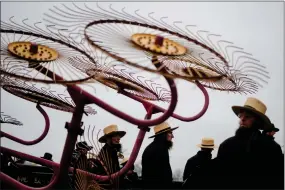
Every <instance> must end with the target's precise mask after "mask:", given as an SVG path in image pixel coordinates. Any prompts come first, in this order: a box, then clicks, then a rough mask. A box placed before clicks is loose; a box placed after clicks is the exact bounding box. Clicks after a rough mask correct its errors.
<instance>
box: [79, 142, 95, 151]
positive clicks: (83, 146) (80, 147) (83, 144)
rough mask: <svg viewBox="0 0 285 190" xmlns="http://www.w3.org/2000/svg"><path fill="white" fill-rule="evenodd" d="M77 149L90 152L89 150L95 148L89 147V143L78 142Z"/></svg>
mask: <svg viewBox="0 0 285 190" xmlns="http://www.w3.org/2000/svg"><path fill="white" fill-rule="evenodd" d="M76 148H77V149H85V150H87V151H89V150H92V149H93V146H88V144H87V142H85V141H82V142H78V143H77V144H76Z"/></svg>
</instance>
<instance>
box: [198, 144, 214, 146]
mask: <svg viewBox="0 0 285 190" xmlns="http://www.w3.org/2000/svg"><path fill="white" fill-rule="evenodd" d="M201 146H215V145H214V144H210V145H208V144H201Z"/></svg>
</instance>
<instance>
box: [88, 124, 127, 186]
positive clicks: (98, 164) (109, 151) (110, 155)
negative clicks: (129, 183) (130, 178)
mask: <svg viewBox="0 0 285 190" xmlns="http://www.w3.org/2000/svg"><path fill="white" fill-rule="evenodd" d="M103 132H104V135H103V136H102V137H100V138H99V142H100V143H105V145H104V146H103V147H102V148H101V150H100V151H99V154H98V156H97V158H96V160H95V163H94V165H95V166H94V167H93V169H92V170H91V171H90V172H92V173H95V174H98V175H111V174H113V173H116V172H118V171H120V164H119V157H118V156H122V154H121V149H122V145H121V144H120V139H121V138H122V137H123V136H125V134H126V132H125V131H119V130H118V126H117V125H109V126H107V127H105V128H104V130H103ZM121 178H122V177H118V178H116V179H112V180H111V181H110V182H108V183H107V182H102V183H101V182H100V183H99V184H106V186H102V188H115V189H118V188H119V187H120V182H121V180H122V179H121ZM109 183H110V184H109Z"/></svg>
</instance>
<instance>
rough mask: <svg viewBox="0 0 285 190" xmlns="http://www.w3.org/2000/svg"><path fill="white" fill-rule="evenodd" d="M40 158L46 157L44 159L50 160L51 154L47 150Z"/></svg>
mask: <svg viewBox="0 0 285 190" xmlns="http://www.w3.org/2000/svg"><path fill="white" fill-rule="evenodd" d="M41 158H44V159H46V160H51V161H52V154H51V153H49V152H46V153H45V154H44V156H43V157H41Z"/></svg>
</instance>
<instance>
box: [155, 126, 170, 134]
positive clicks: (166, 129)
mask: <svg viewBox="0 0 285 190" xmlns="http://www.w3.org/2000/svg"><path fill="white" fill-rule="evenodd" d="M169 129H171V127H167V128H165V129H162V130H160V131H157V132H155V134H158V133H162V132H164V131H168V130H169Z"/></svg>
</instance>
